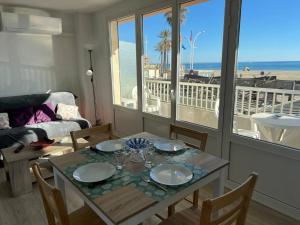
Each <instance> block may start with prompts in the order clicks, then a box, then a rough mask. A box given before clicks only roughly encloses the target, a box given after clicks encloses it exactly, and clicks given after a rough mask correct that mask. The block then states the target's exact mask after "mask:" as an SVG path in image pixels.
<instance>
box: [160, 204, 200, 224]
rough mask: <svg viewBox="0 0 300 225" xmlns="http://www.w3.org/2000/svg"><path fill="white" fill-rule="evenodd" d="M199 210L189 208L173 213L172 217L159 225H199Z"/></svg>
mask: <svg viewBox="0 0 300 225" xmlns="http://www.w3.org/2000/svg"><path fill="white" fill-rule="evenodd" d="M200 215H201V210H200V209H194V208H189V209H185V210H183V211H181V212H178V213H175V214H174V215H173V216H171V217H169V218H168V219H166V220H164V221H162V222H161V223H160V224H159V225H199V224H200Z"/></svg>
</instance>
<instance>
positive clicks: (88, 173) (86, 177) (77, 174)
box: [73, 163, 116, 183]
mask: <svg viewBox="0 0 300 225" xmlns="http://www.w3.org/2000/svg"><path fill="white" fill-rule="evenodd" d="M115 172H116V168H115V167H114V166H113V165H112V164H109V163H89V164H86V165H84V166H80V167H78V168H77V169H76V170H75V171H74V172H73V177H74V179H75V180H77V181H80V182H90V183H91V182H99V181H103V180H106V179H108V178H110V177H111V176H113V175H114V174H115Z"/></svg>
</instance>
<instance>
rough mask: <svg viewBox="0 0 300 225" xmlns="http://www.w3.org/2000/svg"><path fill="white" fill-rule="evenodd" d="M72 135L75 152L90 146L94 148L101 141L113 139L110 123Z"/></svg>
mask: <svg viewBox="0 0 300 225" xmlns="http://www.w3.org/2000/svg"><path fill="white" fill-rule="evenodd" d="M70 134H71V138H72V142H73V147H74V150H75V151H77V150H79V149H82V148H85V147H88V146H94V145H96V144H98V143H99V142H101V141H104V140H108V139H112V138H113V135H112V129H111V124H110V123H108V124H105V125H102V126H96V127H91V128H87V129H82V130H78V131H72V132H71V133H70Z"/></svg>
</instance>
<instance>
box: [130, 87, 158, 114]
mask: <svg viewBox="0 0 300 225" xmlns="http://www.w3.org/2000/svg"><path fill="white" fill-rule="evenodd" d="M131 95H132V98H133V99H134V100H135V101H136V102H137V86H134V88H133V89H132V92H131ZM144 100H145V103H144V107H143V108H144V111H145V112H148V113H159V111H160V106H161V103H160V98H159V97H157V96H154V95H152V93H151V91H150V90H149V89H148V88H147V87H146V86H145V87H144Z"/></svg>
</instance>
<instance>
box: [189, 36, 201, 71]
mask: <svg viewBox="0 0 300 225" xmlns="http://www.w3.org/2000/svg"><path fill="white" fill-rule="evenodd" d="M204 33H205V31H204V30H203V31H199V32H198V33H197V34H196V36H195V38H194V40H192V41H190V45H191V54H190V70H193V69H194V57H195V48H197V47H196V46H195V43H196V41H197V39H198V37H199V36H200V35H201V34H204Z"/></svg>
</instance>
